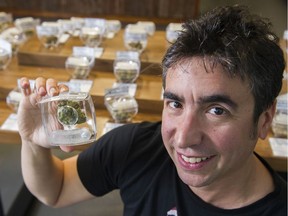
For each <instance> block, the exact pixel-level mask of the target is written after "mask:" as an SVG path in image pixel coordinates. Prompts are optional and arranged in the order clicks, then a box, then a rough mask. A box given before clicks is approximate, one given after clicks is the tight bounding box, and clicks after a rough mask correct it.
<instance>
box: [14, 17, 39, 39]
mask: <svg viewBox="0 0 288 216" xmlns="http://www.w3.org/2000/svg"><path fill="white" fill-rule="evenodd" d="M14 24H15V26H16V28H18V29H19V30H20V31H22V32H23V33H24V35H25V36H26V37H27V38H30V37H31V36H33V35H35V28H36V26H37V25H39V24H40V19H34V18H32V17H23V18H18V19H16V20H15V21H14Z"/></svg>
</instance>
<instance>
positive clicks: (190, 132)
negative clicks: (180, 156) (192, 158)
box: [175, 111, 203, 148]
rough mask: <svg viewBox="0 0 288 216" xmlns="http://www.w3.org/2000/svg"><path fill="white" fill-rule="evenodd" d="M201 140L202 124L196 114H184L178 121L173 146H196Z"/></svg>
mask: <svg viewBox="0 0 288 216" xmlns="http://www.w3.org/2000/svg"><path fill="white" fill-rule="evenodd" d="M202 139H203V122H202V121H201V117H200V116H199V115H197V113H193V112H191V111H189V112H187V113H185V114H184V115H183V116H182V117H181V119H180V121H179V122H178V126H177V129H176V134H175V142H176V143H175V144H176V145H177V146H178V147H179V148H186V147H189V146H192V145H198V144H200V143H201V142H202Z"/></svg>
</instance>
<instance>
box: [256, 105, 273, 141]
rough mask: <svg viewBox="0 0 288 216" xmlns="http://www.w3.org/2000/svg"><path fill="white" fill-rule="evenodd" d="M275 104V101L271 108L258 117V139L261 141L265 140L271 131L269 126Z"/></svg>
mask: <svg viewBox="0 0 288 216" xmlns="http://www.w3.org/2000/svg"><path fill="white" fill-rule="evenodd" d="M276 103H277V101H276V100H275V101H274V103H273V104H272V106H270V107H269V108H268V109H267V110H265V111H264V112H263V113H262V114H261V115H260V117H259V121H258V137H259V138H261V139H265V138H266V136H267V135H268V133H269V131H270V129H271V124H272V121H273V117H274V115H275V111H276Z"/></svg>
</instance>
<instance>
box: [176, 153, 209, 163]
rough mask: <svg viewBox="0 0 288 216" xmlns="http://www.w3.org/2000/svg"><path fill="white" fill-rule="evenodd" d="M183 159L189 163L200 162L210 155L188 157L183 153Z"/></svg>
mask: <svg viewBox="0 0 288 216" xmlns="http://www.w3.org/2000/svg"><path fill="white" fill-rule="evenodd" d="M181 157H182V159H183V160H184V161H185V162H187V163H199V162H201V161H205V160H207V159H208V158H209V157H186V156H184V155H181Z"/></svg>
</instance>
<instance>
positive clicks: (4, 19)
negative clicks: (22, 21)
mask: <svg viewBox="0 0 288 216" xmlns="http://www.w3.org/2000/svg"><path fill="white" fill-rule="evenodd" d="M12 23H13V18H12V14H10V13H5V12H0V32H2V31H4V30H5V29H6V28H8V27H9V26H10V25H11V24H12Z"/></svg>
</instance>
